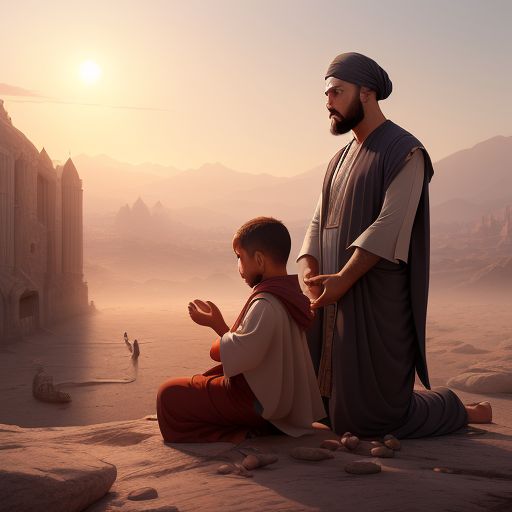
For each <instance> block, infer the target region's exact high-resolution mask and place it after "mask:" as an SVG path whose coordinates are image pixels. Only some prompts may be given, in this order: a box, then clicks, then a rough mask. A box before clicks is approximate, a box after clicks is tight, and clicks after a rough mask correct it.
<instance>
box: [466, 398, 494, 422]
mask: <svg viewBox="0 0 512 512" xmlns="http://www.w3.org/2000/svg"><path fill="white" fill-rule="evenodd" d="M464 407H465V408H466V412H467V414H468V423H491V422H492V407H491V404H490V403H489V402H476V403H474V404H466V405H465V406H464Z"/></svg>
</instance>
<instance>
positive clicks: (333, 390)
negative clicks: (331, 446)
mask: <svg viewBox="0 0 512 512" xmlns="http://www.w3.org/2000/svg"><path fill="white" fill-rule="evenodd" d="M415 147H420V148H421V150H422V151H423V152H424V160H425V176H424V183H423V190H422V196H421V199H420V202H419V205H418V210H417V213H416V217H415V220H414V224H413V228H412V232H411V242H410V249H409V258H408V264H405V263H403V262H400V263H399V264H396V263H392V262H389V261H387V260H385V259H381V260H380V261H379V262H378V263H377V264H376V265H375V266H374V267H373V268H372V269H370V271H368V272H367V273H366V274H365V275H364V276H363V277H362V278H361V279H359V280H358V281H357V282H356V283H355V284H354V286H353V287H352V288H351V289H350V290H349V291H348V292H347V293H346V294H345V295H344V296H343V297H342V298H341V299H340V301H338V303H337V304H336V305H334V306H330V307H327V308H324V310H323V312H322V314H321V315H319V317H318V321H317V323H316V328H314V329H312V330H311V331H310V333H309V336H308V343H309V345H310V350H311V355H312V358H313V361H315V362H316V365H317V368H318V377H319V384H320V389H321V391H322V394H323V395H324V396H325V397H327V410H328V412H329V419H330V423H331V426H332V428H333V430H335V431H336V432H337V433H338V434H343V433H344V432H346V431H350V432H353V433H357V434H359V435H362V436H380V435H384V434H388V433H394V434H395V435H396V436H398V437H422V436H428V435H439V434H444V433H448V432H452V431H454V430H456V429H458V428H460V427H462V426H463V425H464V424H465V423H466V421H467V418H466V413H465V410H464V406H463V405H462V403H461V402H460V400H459V399H458V397H457V396H456V395H455V394H454V393H453V392H452V391H450V390H449V389H446V388H441V389H438V390H436V391H428V390H429V389H430V384H429V378H428V371H427V364H426V354H425V323H426V311H427V297H428V277H429V250H430V249H429V237H430V230H429V200H428V184H429V181H430V179H431V178H432V175H433V169H432V163H431V160H430V157H429V156H428V153H427V152H426V151H425V149H424V148H423V146H422V144H421V143H420V142H419V141H418V140H417V139H416V138H415V137H413V136H412V135H411V134H410V133H408V132H406V131H405V130H403V129H402V128H400V127H399V126H397V125H396V124H394V123H392V122H391V121H386V122H384V123H383V124H382V125H380V126H379V127H378V128H376V129H375V130H374V131H373V132H372V133H371V134H370V135H369V136H368V137H367V139H366V140H365V141H364V142H363V144H362V146H361V148H360V150H359V154H358V155H357V158H356V160H355V162H354V163H353V165H352V166H351V167H350V168H348V167H346V168H344V167H343V162H341V163H342V165H341V167H340V170H339V172H342V173H343V172H345V173H346V176H342V179H336V180H335V181H333V176H334V174H335V171H336V169H337V167H338V164H339V163H340V160H341V159H343V158H344V155H345V154H346V149H347V147H345V148H343V149H342V150H340V151H339V152H338V153H337V154H336V155H335V156H334V158H333V159H332V160H331V162H330V163H329V166H328V168H327V172H326V175H325V179H324V185H323V190H322V211H321V215H320V240H319V242H320V243H319V245H320V254H321V258H320V260H321V261H320V262H319V263H320V267H321V268H320V272H321V273H331V272H333V271H339V270H340V269H341V268H343V266H344V265H345V264H346V263H347V262H348V260H349V259H350V257H351V256H352V254H353V252H354V250H355V249H354V248H349V246H350V245H351V243H352V242H353V241H354V240H355V239H356V238H357V237H358V236H359V235H360V234H361V233H362V232H363V231H365V230H366V229H367V228H368V227H369V226H370V225H371V224H372V223H373V222H374V221H375V220H376V219H377V217H378V215H379V213H380V210H381V208H382V204H383V201H384V195H385V193H386V190H387V188H388V186H389V185H390V183H391V182H392V181H393V179H394V178H395V177H396V175H397V174H398V173H399V172H400V170H401V169H402V167H403V166H404V164H405V161H406V157H407V155H408V154H409V152H410V151H411V150H412V149H413V148H415ZM347 170H349V171H350V172H349V173H347V172H346V171H347ZM334 182H335V183H336V187H337V188H336V190H335V192H336V194H340V197H341V200H340V201H337V206H338V208H337V209H336V215H339V222H338V223H337V227H336V229H337V230H338V232H337V240H338V241H339V247H338V248H337V255H338V261H337V268H336V269H325V268H322V261H323V258H322V253H323V252H324V251H326V250H331V251H332V250H333V248H332V246H331V245H330V244H331V243H332V239H333V237H332V236H325V234H326V229H327V228H326V221H327V219H328V217H329V214H331V215H330V219H329V222H330V223H331V224H332V222H333V218H332V211H331V212H329V211H328V209H329V206H330V204H332V202H331V201H330V199H331V198H330V194H331V192H332V187H333V183H334ZM329 229H332V228H329ZM326 241H329V243H328V244H327V245H328V246H326ZM415 370H416V371H417V373H418V376H419V378H420V380H421V381H422V383H423V384H424V386H425V387H426V388H427V391H413V386H414V379H415Z"/></svg>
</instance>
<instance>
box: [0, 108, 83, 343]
mask: <svg viewBox="0 0 512 512" xmlns="http://www.w3.org/2000/svg"><path fill="white" fill-rule="evenodd" d="M87 295H88V292H87V284H86V283H85V282H84V279H83V226H82V181H81V180H80V177H79V176H78V172H77V170H76V168H75V166H74V164H73V162H72V161H71V159H68V161H67V162H66V163H65V164H64V165H63V166H57V167H56V168H55V167H54V165H53V163H52V161H51V159H50V157H49V156H48V154H47V153H46V151H45V150H44V148H43V149H42V150H41V152H38V151H37V149H36V148H35V147H34V145H33V144H32V143H31V142H30V141H29V140H28V139H27V138H26V137H25V135H24V134H23V133H22V132H20V131H19V130H17V129H16V128H15V127H14V126H13V125H12V122H11V119H10V118H9V116H8V115H7V113H6V111H5V109H4V106H3V101H2V100H0V340H2V341H4V340H7V339H9V338H14V337H17V336H19V335H23V334H28V333H30V332H33V331H34V330H35V329H37V328H38V327H40V326H49V325H51V324H52V323H53V322H55V321H57V320H60V319H63V318H66V317H69V316H71V315H74V314H77V313H80V312H83V311H85V310H86V309H87V304H88V297H87Z"/></svg>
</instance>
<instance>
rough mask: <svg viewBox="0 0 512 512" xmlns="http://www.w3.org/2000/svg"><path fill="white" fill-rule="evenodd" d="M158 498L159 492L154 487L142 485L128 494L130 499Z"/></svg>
mask: <svg viewBox="0 0 512 512" xmlns="http://www.w3.org/2000/svg"><path fill="white" fill-rule="evenodd" d="M155 498H158V492H157V491H156V489H153V487H142V488H140V489H137V490H135V491H132V492H131V493H130V494H128V499H129V500H132V501H144V500H154V499H155Z"/></svg>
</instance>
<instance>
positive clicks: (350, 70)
mask: <svg viewBox="0 0 512 512" xmlns="http://www.w3.org/2000/svg"><path fill="white" fill-rule="evenodd" d="M330 76H332V77H334V78H338V79H340V80H345V82H350V83H352V84H356V85H362V86H364V87H368V88H369V89H372V90H373V91H376V93H377V99H378V100H385V99H386V98H387V97H388V96H389V95H390V94H391V91H392V90H393V84H392V83H391V80H390V79H389V76H388V74H387V73H386V72H385V71H384V70H383V69H382V68H381V67H380V66H379V65H378V64H377V63H376V62H375V61H374V60H372V59H370V58H369V57H366V56H365V55H361V54H360V53H354V52H350V53H342V54H340V55H338V56H337V57H336V58H335V59H334V60H333V61H332V62H331V65H330V66H329V69H328V70H327V73H326V74H325V78H329V77H330Z"/></svg>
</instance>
